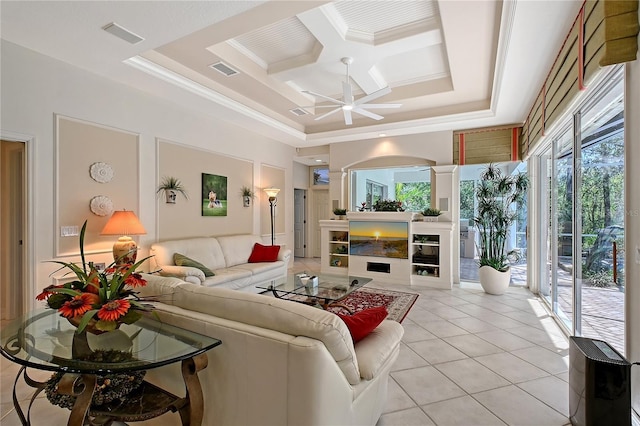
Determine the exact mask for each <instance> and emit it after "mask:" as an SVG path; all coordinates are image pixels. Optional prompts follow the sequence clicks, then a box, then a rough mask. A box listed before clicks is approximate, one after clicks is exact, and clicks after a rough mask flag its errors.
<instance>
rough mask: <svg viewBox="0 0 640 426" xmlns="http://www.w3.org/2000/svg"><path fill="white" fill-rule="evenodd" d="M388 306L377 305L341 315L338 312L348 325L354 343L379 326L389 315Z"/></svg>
mask: <svg viewBox="0 0 640 426" xmlns="http://www.w3.org/2000/svg"><path fill="white" fill-rule="evenodd" d="M387 314H388V312H387V308H385V307H384V306H377V307H375V308H369V309H365V310H364V311H360V312H357V313H355V314H353V315H350V316H349V315H340V314H337V315H338V316H339V317H340V318H341V319H342V321H344V323H345V324H346V325H347V328H348V329H349V332H350V333H351V338H353V343H356V342H359V341H360V340H362V339H364V338H365V337H367V335H368V334H369V333H371V332H372V331H373V330H374V329H375V328H376V327H377V326H378V324H380V323H381V322H382V321H383V320H384V319H385V318H386V317H387Z"/></svg>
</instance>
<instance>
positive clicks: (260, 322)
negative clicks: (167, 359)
mask: <svg viewBox="0 0 640 426" xmlns="http://www.w3.org/2000/svg"><path fill="white" fill-rule="evenodd" d="M143 277H144V278H145V279H147V280H148V284H147V285H146V286H145V287H142V288H141V291H142V295H143V296H144V295H153V296H158V297H160V299H161V300H162V301H163V302H162V303H155V310H156V312H157V313H158V315H159V317H160V319H161V320H162V321H164V322H167V323H170V324H173V325H176V326H178V327H182V328H185V329H189V330H193V331H196V332H199V333H202V334H206V335H208V336H211V337H215V338H218V339H220V340H222V344H221V345H220V346H218V347H216V348H214V349H212V350H210V351H209V352H207V354H208V359H209V364H208V367H207V368H206V369H204V370H202V371H201V372H200V373H199V378H200V382H201V385H202V389H203V393H204V407H205V413H204V421H203V425H208V426H216V425H225V426H233V425H241V426H252V425H256V426H257V425H260V426H268V425H278V426H282V425H296V426H303V425H375V424H376V422H377V421H378V419H379V417H380V415H381V413H382V410H383V409H384V404H385V401H386V398H387V383H388V379H389V371H390V369H391V367H392V365H393V363H394V361H395V360H396V358H397V356H398V352H399V347H400V341H401V338H402V335H403V328H402V326H401V325H400V324H399V323H397V322H395V321H390V320H384V321H383V322H382V323H381V324H380V325H378V326H377V328H376V329H375V330H374V331H373V332H372V333H371V334H369V335H368V336H366V337H365V338H364V339H362V340H360V341H359V342H357V343H356V344H355V345H354V343H353V341H352V339H351V335H350V334H349V331H348V329H347V327H346V326H345V324H344V322H343V321H342V320H341V319H340V318H339V317H338V316H337V315H335V314H333V313H331V312H327V311H323V310H321V309H318V308H314V307H311V306H308V305H304V304H300V303H296V302H293V301H287V300H281V299H277V298H274V297H270V296H267V295H259V294H252V293H249V292H242V291H233V290H229V289H225V288H218V287H205V286H202V285H194V284H190V283H185V282H184V281H182V280H180V279H176V278H169V277H161V276H157V275H148V274H143ZM147 379H148V380H150V381H152V382H154V383H156V384H158V385H161V386H163V387H167V388H168V389H169V390H170V391H173V392H174V393H175V394H177V395H184V393H185V391H184V384H183V380H182V376H181V372H180V365H179V363H176V364H172V365H169V366H165V367H161V368H158V369H154V370H150V371H148V372H147Z"/></svg>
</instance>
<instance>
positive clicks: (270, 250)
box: [249, 243, 280, 263]
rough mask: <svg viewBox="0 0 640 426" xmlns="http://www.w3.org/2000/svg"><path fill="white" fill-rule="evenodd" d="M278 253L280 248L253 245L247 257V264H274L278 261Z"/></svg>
mask: <svg viewBox="0 0 640 426" xmlns="http://www.w3.org/2000/svg"><path fill="white" fill-rule="evenodd" d="M278 253H280V246H263V245H262V244H260V243H255V244H254V246H253V251H252V252H251V256H249V263H258V262H275V261H276V260H278Z"/></svg>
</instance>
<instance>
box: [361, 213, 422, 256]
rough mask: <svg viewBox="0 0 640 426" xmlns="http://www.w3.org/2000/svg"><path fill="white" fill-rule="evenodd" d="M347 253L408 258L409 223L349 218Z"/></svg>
mask: <svg viewBox="0 0 640 426" xmlns="http://www.w3.org/2000/svg"><path fill="white" fill-rule="evenodd" d="M349 255H351V256H374V257H393V258H397V259H408V258H409V223H408V222H387V221H382V220H349Z"/></svg>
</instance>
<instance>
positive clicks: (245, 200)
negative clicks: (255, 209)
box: [242, 195, 251, 207]
mask: <svg viewBox="0 0 640 426" xmlns="http://www.w3.org/2000/svg"><path fill="white" fill-rule="evenodd" d="M242 205H243V206H244V207H251V197H250V196H248V195H243V196H242Z"/></svg>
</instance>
